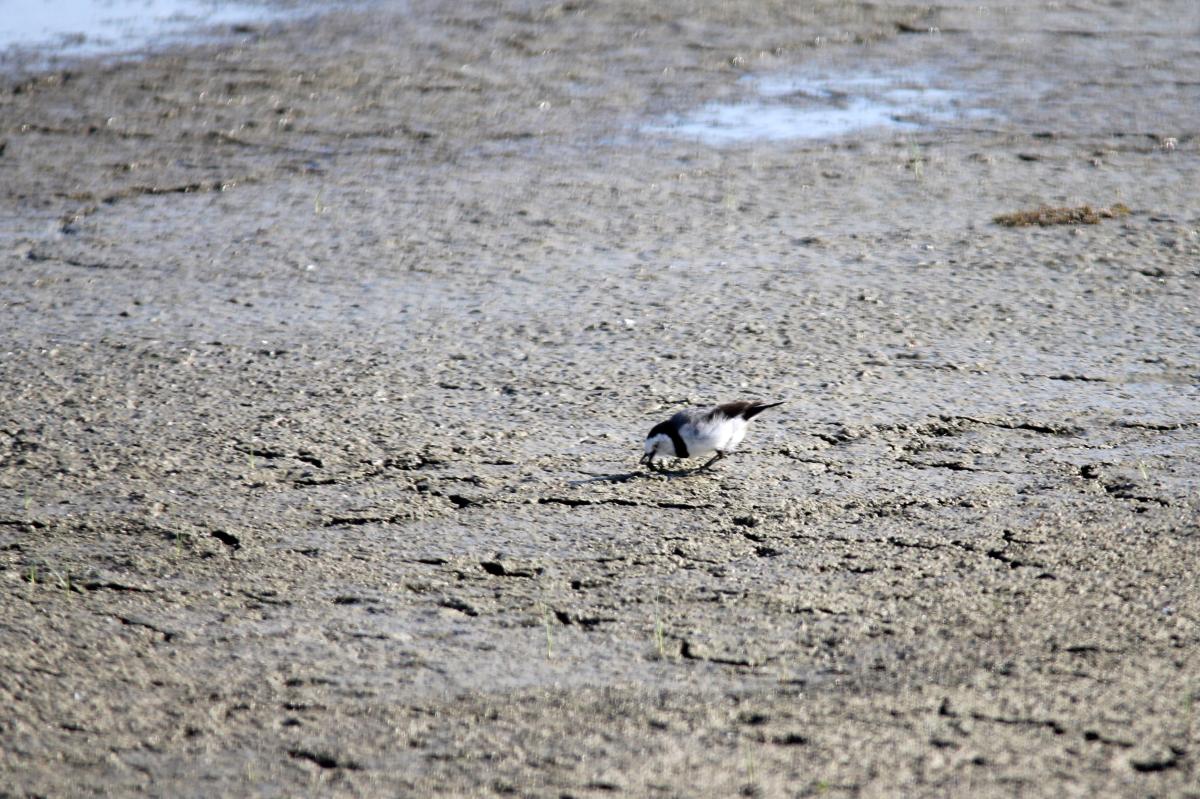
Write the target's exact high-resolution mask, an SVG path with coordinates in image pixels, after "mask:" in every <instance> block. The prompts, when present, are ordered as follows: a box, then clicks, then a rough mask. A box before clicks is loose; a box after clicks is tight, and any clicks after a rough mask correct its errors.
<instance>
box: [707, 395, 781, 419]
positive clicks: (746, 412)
mask: <svg viewBox="0 0 1200 799" xmlns="http://www.w3.org/2000/svg"><path fill="white" fill-rule="evenodd" d="M782 404H783V402H782V401H780V402H753V401H750V400H738V401H737V402H726V403H725V404H724V405H718V406H717V407H715V408H713V409H712V410H711V411H709V413H710V414H714V415H715V414H720V415H721V416H724V417H725V418H727V419H736V418H738V417H739V416H740V417H741V418H743V419H746V420H749V419H753V418H754V417H755V416H758V415H759V414H760V413H762V412H763V411H765V410H766V409H767V408H774V407H775V406H776V405H782Z"/></svg>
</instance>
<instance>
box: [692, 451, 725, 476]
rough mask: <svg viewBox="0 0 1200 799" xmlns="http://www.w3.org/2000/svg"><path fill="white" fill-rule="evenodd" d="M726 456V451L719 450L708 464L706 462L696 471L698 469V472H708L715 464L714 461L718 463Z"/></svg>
mask: <svg viewBox="0 0 1200 799" xmlns="http://www.w3.org/2000/svg"><path fill="white" fill-rule="evenodd" d="M724 457H725V453H724V452H722V451H721V450H717V454H716V455H713V456H712V460H710V461H709V462H708V463H706V464H704V465H703V466H701V467H700V468H699V469H697V470H696V471H698V472H706V471H708V470H709V468H711V467H712V465H713V464H714V463H716V462H717V461H719V460H721V458H724Z"/></svg>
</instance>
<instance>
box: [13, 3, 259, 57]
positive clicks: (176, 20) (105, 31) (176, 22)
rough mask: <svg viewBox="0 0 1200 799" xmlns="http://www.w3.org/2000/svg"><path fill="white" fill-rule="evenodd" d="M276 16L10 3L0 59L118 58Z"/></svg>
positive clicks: (173, 6)
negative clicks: (18, 55) (15, 55)
mask: <svg viewBox="0 0 1200 799" xmlns="http://www.w3.org/2000/svg"><path fill="white" fill-rule="evenodd" d="M277 15H278V10H276V9H271V8H270V7H267V6H264V5H260V4H253V3H240V2H228V1H227V0H53V1H51V0H13V1H11V2H5V3H3V4H0V16H3V18H4V22H3V24H0V54H3V53H4V52H5V51H20V52H26V53H28V52H30V51H35V52H37V53H38V54H39V55H42V56H43V57H47V58H48V57H51V56H85V55H100V54H105V53H114V52H122V51H129V50H136V49H138V48H141V47H145V46H147V45H149V44H151V43H153V42H155V41H157V40H159V39H167V38H169V39H172V40H178V38H179V37H188V36H194V35H196V34H197V32H198V31H199V30H200V29H201V28H202V27H204V26H211V25H237V24H243V23H248V22H255V21H261V20H263V19H266V18H268V17H273V16H277Z"/></svg>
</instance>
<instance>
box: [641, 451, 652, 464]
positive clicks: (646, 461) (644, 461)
mask: <svg viewBox="0 0 1200 799" xmlns="http://www.w3.org/2000/svg"><path fill="white" fill-rule="evenodd" d="M653 462H654V453H653V452H647V453H646V454H645V455H643V456H642V459H641V461H639V463H641V464H642V465H643V466H649V465H651V464H652V463H653Z"/></svg>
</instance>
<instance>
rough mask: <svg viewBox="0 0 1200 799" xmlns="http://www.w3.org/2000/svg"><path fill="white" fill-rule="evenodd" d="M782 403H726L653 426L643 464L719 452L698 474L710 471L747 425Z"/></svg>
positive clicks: (697, 409)
mask: <svg viewBox="0 0 1200 799" xmlns="http://www.w3.org/2000/svg"><path fill="white" fill-rule="evenodd" d="M782 404H783V402H748V401H746V400H741V401H738V402H726V403H725V404H724V405H717V406H716V407H713V408H689V409H688V410H686V411H680V412H679V413H677V414H675V415H674V416H672V417H671V418H670V419H668V420H667V421H665V422H662V423H660V424H656V425H654V427H653V428H652V429H651V430H650V433H649V434H648V435H647V436H646V448H645V449H646V454H645V455H643V456H642V463H643V464H645V465H646V466H649V467H650V468H651V469H656V468H659V469H661V467H656V466H655V465H654V459H655V458H695V457H697V456H699V455H707V454H708V453H710V452H715V453H717V454H716V455H714V456H713V458H712V460H710V461H709V462H708V463H706V464H704V465H703V466H701V467H700V468H699V469H697V471H703V470H704V469H707V468H709V467H710V466H712V465H713V464H714V463H716V462H717V461H719V460H721V458H724V457H725V453H726V452H730V451H732V450H733V449H734V448H735V447H737V445H738V444H739V443H741V441H742V439H743V438H745V437H746V424H747V422H749V421H750V420H751V419H753V418H754V417H755V416H758V415H759V414H760V413H762V412H763V411H765V410H766V409H767V408H774V407H775V406H776V405H782Z"/></svg>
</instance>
